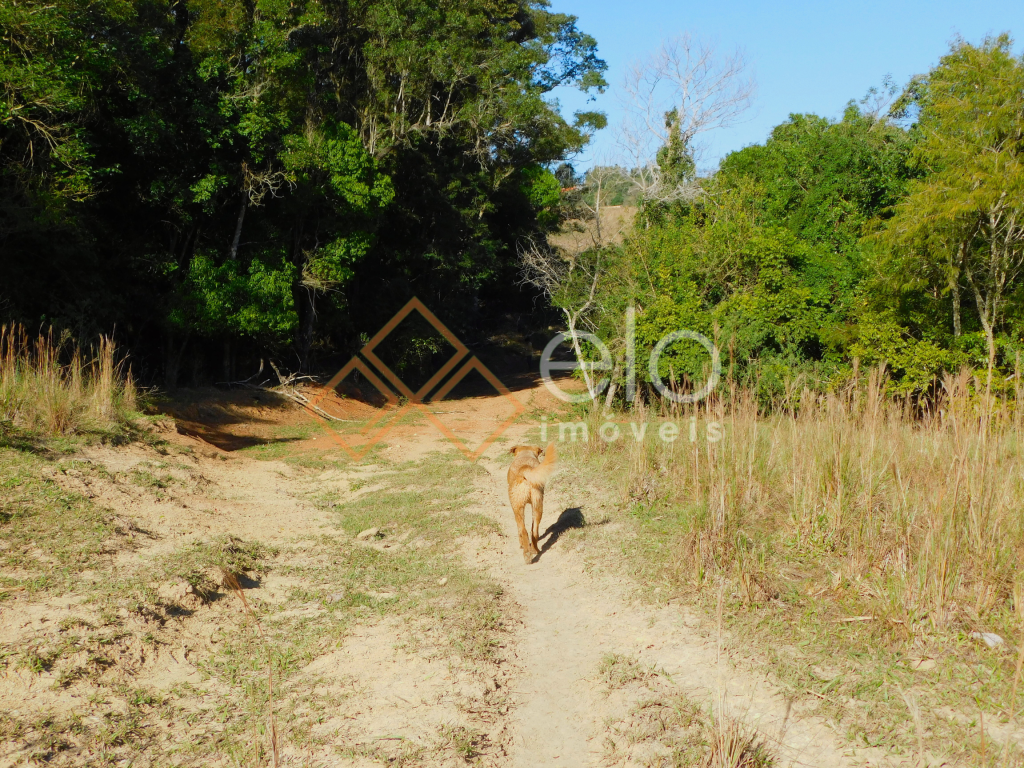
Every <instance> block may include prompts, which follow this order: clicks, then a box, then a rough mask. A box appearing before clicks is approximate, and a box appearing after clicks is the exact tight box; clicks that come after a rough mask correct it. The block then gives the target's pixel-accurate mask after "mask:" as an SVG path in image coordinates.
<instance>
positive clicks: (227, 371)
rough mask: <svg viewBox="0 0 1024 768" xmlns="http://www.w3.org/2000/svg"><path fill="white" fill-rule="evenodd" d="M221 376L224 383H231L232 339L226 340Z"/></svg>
mask: <svg viewBox="0 0 1024 768" xmlns="http://www.w3.org/2000/svg"><path fill="white" fill-rule="evenodd" d="M221 368H222V370H221V375H222V376H223V378H224V382H225V383H227V382H229V381H231V339H230V338H228V339H224V359H223V361H221Z"/></svg>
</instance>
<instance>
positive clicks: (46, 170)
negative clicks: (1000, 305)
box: [0, 0, 605, 386]
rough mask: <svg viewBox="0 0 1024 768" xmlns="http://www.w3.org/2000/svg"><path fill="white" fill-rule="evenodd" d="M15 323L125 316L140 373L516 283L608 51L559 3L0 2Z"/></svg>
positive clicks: (581, 137) (273, 350)
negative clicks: (560, 93)
mask: <svg viewBox="0 0 1024 768" xmlns="http://www.w3.org/2000/svg"><path fill="white" fill-rule="evenodd" d="M0 32H2V34H0V92H2V96H0V319H2V320H3V321H5V322H10V321H15V322H23V323H25V324H27V325H28V326H29V327H30V328H36V327H39V326H43V327H46V326H50V325H52V326H56V327H58V328H61V329H64V330H67V331H70V332H71V333H73V334H74V335H76V336H78V337H79V338H86V337H89V336H94V335H95V334H98V333H101V332H106V333H110V332H111V331H114V330H116V337H117V339H118V341H119V342H120V343H121V344H122V345H124V344H127V345H128V346H129V347H130V348H131V349H132V352H133V356H134V357H133V359H134V361H135V362H134V365H135V371H136V373H137V374H141V376H142V378H143V380H144V381H149V382H156V381H163V382H166V383H167V384H168V385H170V386H173V385H174V384H175V383H176V382H179V381H181V382H182V383H201V382H209V381H214V380H218V379H223V378H231V377H239V376H242V375H243V370H233V369H234V368H239V369H242V368H243V366H242V365H241V363H243V362H244V363H245V364H246V367H245V368H244V374H245V375H248V373H251V372H252V370H251V369H250V368H249V367H248V365H249V364H250V363H252V362H253V361H255V360H256V359H257V358H259V357H261V356H263V355H266V354H273V355H276V356H278V359H279V360H282V361H284V362H285V363H286V365H287V367H288V368H289V369H292V370H294V369H297V368H300V367H301V368H304V369H308V368H310V367H315V366H317V365H318V364H319V363H318V362H317V361H318V360H320V361H323V360H325V359H329V358H331V357H334V356H339V355H340V356H345V355H347V354H349V353H351V351H352V350H353V349H355V348H358V346H359V344H360V340H361V339H365V338H366V337H367V335H372V334H373V333H374V332H375V331H376V330H377V329H378V328H379V327H380V325H381V324H383V322H385V321H386V320H387V319H388V318H389V317H390V316H391V315H392V314H393V312H394V311H395V310H396V309H398V308H400V307H401V306H402V305H403V304H404V303H405V302H406V301H407V300H408V299H409V298H410V297H412V296H413V295H417V296H419V297H420V298H421V299H423V300H424V301H425V302H427V304H428V305H429V306H431V307H432V308H433V309H434V310H435V311H438V312H439V313H442V314H443V315H444V316H445V319H446V321H447V322H449V323H451V324H452V325H453V326H454V327H456V328H457V329H469V330H470V331H471V330H472V329H473V328H475V327H479V325H480V323H481V318H482V317H485V318H486V317H488V316H489V315H488V313H490V315H494V314H496V313H500V312H501V311H502V310H505V309H508V308H509V307H515V306H516V302H517V301H519V302H520V303H521V304H522V307H523V308H526V307H528V306H531V304H530V303H529V301H528V300H529V298H530V297H527V296H522V294H521V292H520V291H518V290H516V291H510V290H509V287H510V286H512V285H514V284H515V283H516V262H515V245H516V243H517V242H518V241H519V240H520V239H521V238H523V237H529V236H532V235H535V234H537V233H538V232H542V231H543V230H544V229H545V227H550V226H551V225H552V222H556V221H557V219H558V215H557V208H558V205H559V186H558V181H557V180H556V179H555V178H554V176H553V175H552V174H551V173H550V172H549V171H548V170H547V168H550V167H554V166H555V165H557V164H558V162H560V161H562V160H563V159H565V158H566V157H567V156H569V155H570V154H571V153H573V152H575V151H577V150H579V149H580V148H582V147H583V145H584V144H585V143H586V142H587V140H588V137H589V135H590V133H592V131H593V130H594V129H596V128H597V127H600V126H601V125H603V116H602V115H600V114H598V113H581V114H577V115H576V116H575V119H574V120H573V121H571V122H567V121H566V120H564V119H563V118H562V117H561V116H560V115H559V113H558V112H557V111H556V109H555V108H553V106H552V105H551V103H549V101H547V100H546V99H545V95H546V94H547V93H549V92H550V91H551V90H552V89H553V88H555V87H557V86H560V85H573V86H576V87H579V88H581V89H583V90H589V89H601V88H603V87H604V85H605V83H604V80H603V76H602V73H603V71H604V69H605V65H604V63H603V62H602V61H601V60H600V59H599V58H597V55H596V44H595V41H594V40H593V39H592V38H590V37H588V36H587V35H585V34H583V33H581V32H580V31H579V30H578V29H577V27H576V20H575V18H574V17H572V16H567V15H563V14H557V13H552V12H550V11H549V10H548V4H547V2H544V0H513V1H511V2H508V1H506V0H501V1H500V2H496V1H495V0H457V1H456V0H445V1H442V2H426V0H397V2H390V3H380V2H375V1H374V0H363V1H361V2H360V1H356V2H346V1H345V0H289V1H288V2H282V1H281V0H46V1H45V2H44V1H43V0H18V1H17V2H4V3H0Z"/></svg>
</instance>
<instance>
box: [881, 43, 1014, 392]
mask: <svg viewBox="0 0 1024 768" xmlns="http://www.w3.org/2000/svg"><path fill="white" fill-rule="evenodd" d="M898 106H899V108H900V109H901V110H902V111H903V112H904V113H905V114H906V113H909V112H910V111H911V110H914V111H916V113H917V125H916V130H917V131H918V132H919V134H920V139H919V141H918V142H917V145H916V147H915V149H914V152H913V156H912V161H913V163H914V165H915V166H916V167H917V168H918V169H919V170H920V172H921V177H920V178H919V179H915V180H913V181H912V182H911V183H910V188H909V193H908V194H907V196H906V197H905V198H904V199H903V200H901V201H900V202H899V203H898V204H897V205H896V209H895V214H894V216H893V217H892V219H891V220H890V221H889V222H888V224H887V226H886V228H885V236H886V239H887V241H888V242H889V243H890V244H891V245H892V246H893V247H894V248H896V249H902V250H903V251H904V252H909V254H911V255H912V256H916V257H917V261H918V263H919V264H921V265H922V266H924V267H926V268H928V269H937V271H938V272H939V273H940V274H942V278H943V281H944V282H945V283H946V286H948V287H949V289H950V292H951V293H952V295H953V299H954V301H953V307H954V317H953V323H954V328H955V329H956V333H957V335H959V326H960V318H959V312H960V288H961V282H960V281H961V280H965V281H966V284H967V286H968V287H969V289H970V292H971V295H972V296H973V298H974V304H975V310H976V312H977V319H978V321H979V322H980V324H981V327H982V330H983V332H984V335H985V343H986V348H987V352H988V377H989V384H990V385H991V379H992V370H993V368H994V366H995V362H996V333H997V331H998V330H999V328H1000V325H1001V323H1002V322H1003V319H1004V317H1005V314H1006V303H1007V301H1008V299H1009V296H1010V295H1011V292H1012V291H1013V290H1014V288H1015V287H1016V281H1017V279H1018V278H1019V277H1020V276H1021V274H1022V269H1024V202H1022V200H1024V197H1022V195H1024V63H1022V61H1021V60H1020V59H1018V58H1015V57H1014V56H1013V55H1012V40H1011V39H1010V38H1009V36H1007V35H1001V36H999V37H997V38H989V39H987V40H985V42H984V43H982V44H981V45H980V46H974V45H970V44H968V43H966V42H964V41H962V40H958V41H956V42H955V43H954V44H953V46H952V48H951V50H950V52H949V53H948V54H947V55H946V56H944V57H943V58H942V60H941V61H940V63H939V65H938V66H937V67H935V69H933V70H932V71H931V72H930V73H929V74H928V75H927V76H926V77H924V78H919V79H916V80H915V81H914V82H913V83H912V84H911V86H910V88H909V89H908V90H907V92H906V93H905V95H904V97H903V98H902V99H901V102H900V103H899V105H898ZM946 286H943V287H946Z"/></svg>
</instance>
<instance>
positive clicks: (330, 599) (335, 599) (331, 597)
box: [327, 590, 345, 603]
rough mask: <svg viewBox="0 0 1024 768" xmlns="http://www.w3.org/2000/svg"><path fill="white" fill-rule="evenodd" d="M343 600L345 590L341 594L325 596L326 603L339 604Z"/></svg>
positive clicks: (334, 593) (335, 593)
mask: <svg viewBox="0 0 1024 768" xmlns="http://www.w3.org/2000/svg"><path fill="white" fill-rule="evenodd" d="M344 599H345V590H342V591H341V592H333V593H331V594H329V595H328V596H327V602H328V603H340V602H341V601H342V600H344Z"/></svg>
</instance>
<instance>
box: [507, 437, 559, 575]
mask: <svg viewBox="0 0 1024 768" xmlns="http://www.w3.org/2000/svg"><path fill="white" fill-rule="evenodd" d="M542 452H543V454H544V461H541V460H540V454H541V453H542ZM512 454H513V455H514V456H515V458H514V459H513V460H512V466H511V467H509V468H508V500H509V501H510V502H512V511H513V512H514V513H515V515H516V525H518V526H519V546H521V547H522V548H523V560H524V561H525V562H526V564H527V565H529V564H530V563H531V562H533V558H534V557H536V556H537V555H539V554H540V550H538V549H537V539H538V538H539V537H540V518H541V516H542V515H543V514H544V486H545V484H546V483H547V481H548V480H549V479H550V478H551V475H552V473H553V472H554V471H555V460H556V459H557V458H558V455H557V452H556V451H555V444H554V443H548V447H547V448H541V447H540V446H539V445H517V446H515V447H514V448H512ZM527 504H529V505H530V506H531V507H532V508H533V528H532V529H531V530H529V531H527V529H526V522H525V515H526V505H527Z"/></svg>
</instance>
